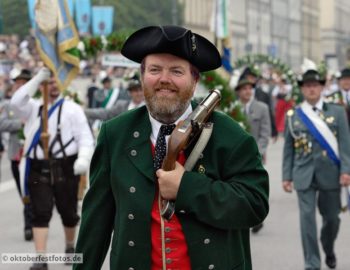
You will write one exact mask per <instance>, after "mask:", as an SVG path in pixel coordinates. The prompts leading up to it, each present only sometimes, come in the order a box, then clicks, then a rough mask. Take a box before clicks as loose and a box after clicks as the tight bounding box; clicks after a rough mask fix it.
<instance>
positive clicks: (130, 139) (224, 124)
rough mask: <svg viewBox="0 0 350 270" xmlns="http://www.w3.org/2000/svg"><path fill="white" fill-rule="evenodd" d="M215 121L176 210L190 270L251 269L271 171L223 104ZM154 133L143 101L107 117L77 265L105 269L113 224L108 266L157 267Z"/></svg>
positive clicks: (85, 269)
mask: <svg viewBox="0 0 350 270" xmlns="http://www.w3.org/2000/svg"><path fill="white" fill-rule="evenodd" d="M210 121H211V122H213V123H214V129H213V133H212V136H211V138H210V140H209V142H208V145H207V146H206V148H205V150H204V151H203V156H202V158H201V159H199V160H198V162H197V164H196V165H195V167H194V169H193V170H192V171H190V172H185V173H184V175H183V178H182V180H181V184H180V187H179V191H178V195H177V199H176V215H177V217H178V218H179V220H180V223H181V225H182V229H183V232H184V234H185V238H186V242H187V245H188V252H189V257H190V260H191V265H192V270H205V269H219V270H233V269H235V270H250V269H251V268H252V266H251V257H250V244H249V228H250V227H252V226H254V225H257V224H260V223H261V222H262V221H263V220H264V218H265V217H266V215H267V213H268V210H269V205H268V193H269V183H268V174H267V172H266V170H265V169H264V167H263V166H262V163H261V157H260V154H259V151H258V148H257V145H256V143H255V141H254V139H253V137H252V136H250V135H249V134H247V133H246V132H245V131H244V130H242V128H241V127H240V126H239V124H238V123H236V122H235V121H233V120H232V119H231V118H229V117H228V116H226V115H225V114H223V113H219V112H214V113H213V114H212V117H211V119H210ZM150 134H151V123H150V121H149V116H148V112H147V109H146V107H145V106H144V107H141V108H139V109H136V110H132V111H129V112H126V113H124V114H122V115H120V116H118V117H116V118H114V119H112V120H110V121H108V122H106V123H104V124H103V126H102V128H101V131H100V135H99V138H98V142H97V146H96V150H95V153H94V155H93V158H92V162H91V169H90V170H91V171H90V189H89V190H88V192H87V194H86V196H85V199H84V202H83V211H82V222H81V226H80V231H79V237H78V242H77V246H76V252H77V253H83V258H84V263H83V264H76V265H74V267H73V269H75V270H80V269H81V270H90V269H91V270H97V269H100V268H101V265H102V264H103V261H104V259H105V256H106V253H107V251H108V248H109V246H110V241H111V235H112V232H113V238H112V244H111V254H110V269H113V270H124V269H125V270H128V269H134V270H147V269H151V209H152V203H153V200H154V196H155V187H156V181H155V180H156V177H155V172H154V170H153V157H152V151H151V141H150ZM185 154H188V153H185ZM130 215H131V216H132V217H133V218H132V219H131V218H130ZM208 239H209V241H208ZM204 240H206V241H204ZM213 267H214V268H213Z"/></svg>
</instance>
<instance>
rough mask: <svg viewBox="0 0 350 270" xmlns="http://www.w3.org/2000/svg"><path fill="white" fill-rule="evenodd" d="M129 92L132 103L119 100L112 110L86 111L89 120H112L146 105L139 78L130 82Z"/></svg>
mask: <svg viewBox="0 0 350 270" xmlns="http://www.w3.org/2000/svg"><path fill="white" fill-rule="evenodd" d="M128 92H129V95H130V101H129V102H128V101H126V100H118V101H117V102H116V103H115V104H114V105H113V106H112V107H111V108H109V109H102V108H96V109H85V114H86V116H87V117H88V119H89V120H96V119H99V120H103V121H105V120H108V119H111V118H113V117H115V116H117V115H119V114H121V113H122V112H125V111H127V110H131V109H136V108H139V107H141V106H143V105H144V104H145V102H144V99H145V97H144V95H143V91H142V87H141V82H140V80H139V78H134V79H132V80H131V81H130V82H129V85H128Z"/></svg>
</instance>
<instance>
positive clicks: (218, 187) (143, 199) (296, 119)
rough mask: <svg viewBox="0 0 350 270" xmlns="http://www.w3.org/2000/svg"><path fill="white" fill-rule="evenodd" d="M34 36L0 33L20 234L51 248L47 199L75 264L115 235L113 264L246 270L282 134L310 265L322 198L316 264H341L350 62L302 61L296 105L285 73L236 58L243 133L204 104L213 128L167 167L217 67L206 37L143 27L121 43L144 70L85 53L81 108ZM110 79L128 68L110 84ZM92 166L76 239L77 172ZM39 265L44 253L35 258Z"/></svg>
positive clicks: (311, 267)
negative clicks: (330, 71) (64, 90)
mask: <svg viewBox="0 0 350 270" xmlns="http://www.w3.org/2000/svg"><path fill="white" fill-rule="evenodd" d="M145 40H147V41H148V42H144V41H145ZM33 44H34V43H33V40H32V39H31V38H27V39H25V40H23V41H19V39H18V38H17V37H16V36H9V37H1V38H0V78H1V79H0V90H1V92H2V93H3V94H2V99H3V100H2V103H1V109H0V110H1V111H0V112H1V114H0V132H1V133H2V134H3V135H5V134H6V135H7V136H4V137H7V140H6V145H5V146H3V149H4V148H5V149H6V150H7V153H8V158H9V160H10V161H11V169H12V174H13V177H14V179H15V181H16V187H17V190H18V192H19V194H20V198H21V200H22V201H23V212H24V239H25V240H26V241H31V240H34V245H35V250H36V252H37V253H38V254H42V255H45V253H47V248H46V244H47V240H48V230H49V223H50V220H51V216H52V209H53V206H54V205H56V207H57V209H58V212H59V214H60V216H61V219H62V224H63V226H64V232H65V245H66V249H65V253H66V254H73V253H75V252H78V253H83V254H84V263H83V264H76V265H74V269H76V270H78V269H84V270H86V269H99V268H100V267H101V265H102V263H103V261H104V258H105V256H106V253H107V250H108V248H109V246H110V242H111V238H112V232H114V235H113V238H112V244H111V245H112V252H111V268H115V269H119V268H120V269H122V268H123V269H130V270H132V269H168V268H169V267H170V268H171V269H184V270H186V269H188V270H189V269H197V268H203V269H233V268H234V269H236V268H237V269H244V270H250V269H251V268H252V264H251V256H250V247H249V233H250V231H252V232H253V233H258V232H259V231H260V230H261V229H262V228H263V225H264V223H263V222H264V219H265V217H266V216H267V214H268V211H269V203H268V196H269V176H268V173H267V171H266V170H265V168H264V164H265V163H266V160H267V159H268V153H267V149H268V144H269V142H273V141H275V140H277V139H278V138H279V137H282V136H284V149H283V168H282V172H283V175H282V180H283V181H282V183H281V186H282V188H283V189H284V190H285V191H286V192H291V191H292V190H293V188H294V189H295V190H296V192H297V194H298V206H299V209H300V224H301V235H302V247H303V251H304V261H305V269H306V270H317V269H318V270H319V269H321V262H320V252H319V247H318V240H317V226H316V216H315V215H316V214H315V212H316V208H317V207H318V208H319V210H320V213H321V215H322V230H321V245H322V248H323V251H324V252H325V255H326V259H325V263H326V265H327V266H328V267H329V268H331V269H334V268H335V267H336V264H337V257H336V254H335V250H334V243H335V239H336V236H337V233H338V231H339V226H340V220H339V213H340V211H341V208H342V204H341V201H340V192H341V189H342V188H343V187H348V186H350V132H349V121H350V69H349V68H344V69H343V70H342V71H341V74H340V75H339V77H336V78H335V77H332V78H331V79H330V80H328V81H327V80H326V79H325V78H323V77H322V76H321V74H320V73H319V72H318V71H317V70H315V69H313V68H309V69H306V70H304V71H303V72H302V74H301V77H300V78H298V86H299V89H300V95H301V96H302V99H303V101H302V102H301V103H300V104H295V102H294V100H293V99H292V85H291V82H290V81H288V79H287V77H286V76H284V75H283V74H278V75H276V74H274V73H271V74H268V75H267V76H266V74H265V75H264V76H261V75H259V74H258V73H257V72H256V70H254V69H253V68H251V67H246V68H244V69H243V70H241V72H240V74H239V75H240V76H239V79H238V80H237V82H236V83H235V85H233V89H232V91H233V92H234V93H235V96H236V98H237V101H238V103H239V104H240V108H241V110H242V113H243V114H244V115H245V117H246V119H247V122H248V124H249V125H248V126H249V128H248V130H243V128H242V127H241V126H240V125H239V124H238V123H237V122H235V121H233V120H232V119H231V118H230V117H228V116H226V115H224V114H222V113H219V112H213V113H212V114H211V115H210V116H209V118H208V119H209V120H208V121H209V122H210V123H214V124H215V125H214V128H213V130H212V133H211V135H209V136H210V139H208V141H207V142H205V148H204V150H203V152H202V153H199V154H200V155H198V159H197V160H196V163H195V165H194V168H193V169H192V170H187V169H186V168H187V167H186V160H187V159H189V156H190V154H192V153H191V150H193V149H195V147H194V146H193V145H192V146H191V145H189V147H188V148H186V149H185V150H184V151H181V152H180V154H179V156H178V157H177V159H175V160H174V164H173V165H174V166H173V168H172V169H171V170H167V169H165V168H164V167H162V162H163V159H164V158H165V155H166V149H167V148H168V147H169V142H168V140H169V135H170V134H171V133H172V132H173V130H174V129H175V130H177V129H178V127H177V126H176V125H180V124H181V123H182V121H184V120H186V119H189V118H190V117H193V114H194V112H196V106H197V105H196V104H195V103H194V102H192V98H193V97H194V95H195V90H196V87H197V84H198V82H199V76H200V73H201V72H204V71H209V70H214V69H216V68H219V67H220V66H221V58H220V54H219V52H218V50H217V48H216V47H215V46H214V45H213V44H212V43H211V42H209V41H208V40H207V39H205V38H204V37H202V36H200V35H198V34H196V33H193V32H191V31H190V30H188V29H185V28H182V27H178V26H150V27H146V28H142V29H140V30H138V31H136V32H135V33H134V34H132V35H131V36H130V37H129V38H128V39H127V41H126V42H125V44H124V46H123V49H122V51H121V53H122V54H123V55H124V56H125V57H127V58H129V59H130V60H133V61H135V62H138V63H140V64H141V66H140V70H126V69H120V68H105V70H104V67H102V66H101V65H100V64H98V63H96V62H91V63H88V62H85V63H83V64H82V71H81V74H80V76H87V77H88V78H91V84H90V85H89V86H88V88H87V89H86V102H85V103H84V105H83V106H81V105H79V104H77V103H75V102H74V101H73V100H72V99H69V98H65V97H63V96H62V94H61V93H60V91H59V89H58V87H57V83H56V81H55V78H54V77H53V76H52V73H51V72H50V71H49V70H48V69H47V68H46V67H44V65H43V63H42V62H41V61H40V59H39V57H38V55H37V54H36V52H35V48H34V45H33ZM115 76H118V77H121V76H124V77H125V78H127V79H126V81H125V82H124V83H118V84H116V83H115V80H114V78H115ZM44 88H46V89H47V91H48V101H49V102H48V113H47V116H45V114H44V113H43V111H45V106H44V105H43V103H42V99H41V95H43V91H44V90H43V89H44ZM124 112H125V113H124ZM119 115H120V116H119ZM116 116H119V117H116ZM45 118H47V119H46V121H47V123H48V124H47V130H45V125H44V124H42V123H43V119H45ZM107 120H109V121H107ZM190 123H191V122H190ZM191 124H193V125H194V123H193V122H192V123H191ZM194 128H198V126H195V125H194ZM200 128H203V127H200ZM180 130H181V129H180ZM96 140H97V141H96ZM198 140H199V141H200V140H201V138H199V139H198ZM95 144H96V146H95ZM93 152H94V154H93ZM193 152H195V151H193ZM91 159H92V160H91ZM90 162H91V166H90ZM89 166H90V187H89V189H88V191H87V194H86V196H85V198H84V204H83V209H82V219H81V226H80V231H79V236H78V240H77V244H75V240H76V232H75V231H76V227H77V225H78V223H79V220H80V217H79V213H78V207H77V203H78V197H77V194H78V188H79V182H80V181H82V180H81V179H80V178H81V176H84V175H86V173H87V171H88V168H89ZM111 179H113V181H111ZM166 201H171V202H172V203H174V205H175V206H176V208H175V212H174V214H173V215H172V216H171V218H164V216H163V215H162V214H160V213H161V212H162V210H163V206H164V205H163V203H164V202H166ZM145 267H146V268H145ZM239 267H240V268H239ZM46 269H48V265H47V263H44V262H40V263H35V264H34V265H33V266H31V268H30V270H46Z"/></svg>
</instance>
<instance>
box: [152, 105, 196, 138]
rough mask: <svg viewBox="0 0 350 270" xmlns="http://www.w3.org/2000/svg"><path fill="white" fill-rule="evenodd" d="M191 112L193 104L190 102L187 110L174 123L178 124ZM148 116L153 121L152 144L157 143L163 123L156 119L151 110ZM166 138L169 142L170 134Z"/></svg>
mask: <svg viewBox="0 0 350 270" xmlns="http://www.w3.org/2000/svg"><path fill="white" fill-rule="evenodd" d="M191 112H192V106H191V104H190V105H189V106H188V107H187V109H186V111H185V112H184V113H183V114H182V115H181V116H180V117H179V119H177V120H176V121H175V123H174V124H175V125H177V124H178V123H179V121H181V120H185V119H186V118H187V116H189V115H190V114H191ZM148 116H149V120H150V121H151V126H152V133H151V141H152V144H153V145H155V144H156V140H157V137H158V133H159V129H160V127H161V126H162V125H163V124H162V123H161V122H159V121H158V120H156V119H154V118H153V117H152V115H151V114H150V113H149V112H148ZM165 138H166V141H167V143H168V139H169V136H166V137H165Z"/></svg>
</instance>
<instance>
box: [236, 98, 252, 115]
mask: <svg viewBox="0 0 350 270" xmlns="http://www.w3.org/2000/svg"><path fill="white" fill-rule="evenodd" d="M254 98H255V97H254V95H252V97H251V98H250V100H249V101H248V102H247V103H246V104H244V103H243V102H242V101H241V100H239V103H240V104H241V107H242V109H243V110H244V111H245V113H247V114H248V113H249V111H250V106H251V105H252V103H253V100H254Z"/></svg>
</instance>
